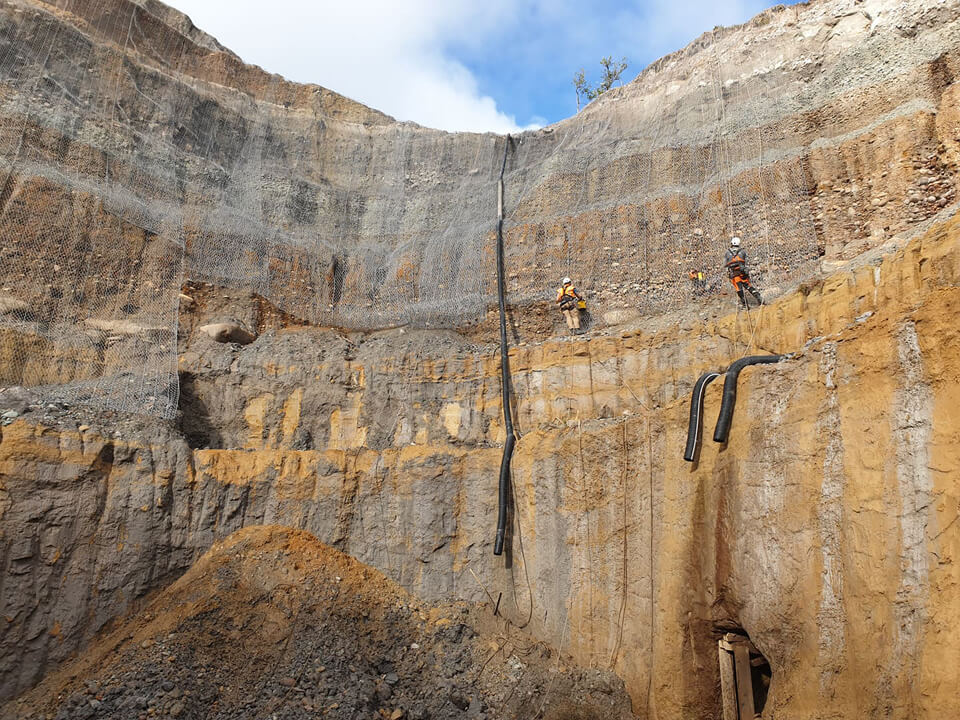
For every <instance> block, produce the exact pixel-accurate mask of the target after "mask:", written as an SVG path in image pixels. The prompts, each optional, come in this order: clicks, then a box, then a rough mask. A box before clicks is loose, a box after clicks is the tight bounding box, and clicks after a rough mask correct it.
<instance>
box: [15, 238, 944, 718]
mask: <svg viewBox="0 0 960 720" xmlns="http://www.w3.org/2000/svg"><path fill="white" fill-rule="evenodd" d="M958 279H960V228H958V226H957V223H955V222H954V223H950V224H948V225H946V226H938V228H937V229H936V230H934V231H933V232H931V233H929V234H927V235H926V236H925V237H924V238H923V239H922V240H917V241H915V242H914V243H912V244H911V245H909V246H908V247H907V248H906V249H905V250H904V251H902V252H900V253H898V254H897V255H894V256H890V257H888V258H887V259H885V260H884V262H883V263H882V264H880V265H876V266H875V265H864V266H861V267H859V268H854V269H851V270H848V271H843V272H840V273H838V274H836V275H833V276H831V277H829V278H827V279H826V280H824V281H822V282H819V283H816V284H814V285H812V286H809V287H806V288H804V290H803V291H802V292H797V293H794V294H791V295H788V296H786V297H785V298H783V299H782V300H781V301H779V302H777V303H775V304H772V305H770V306H768V307H766V308H765V309H764V310H763V311H762V312H760V313H757V312H754V313H753V314H752V315H751V318H750V319H751V320H752V321H754V322H755V323H756V326H755V331H753V330H751V327H750V325H749V324H748V319H747V318H746V316H744V315H742V314H741V315H740V316H737V315H728V316H723V317H717V318H715V319H711V318H709V317H708V318H707V319H706V320H702V321H698V322H692V321H687V322H688V324H687V326H686V327H682V326H673V327H671V328H669V329H667V330H664V331H662V332H659V333H656V334H647V333H643V332H626V333H623V334H622V336H619V335H618V336H613V337H595V338H592V339H589V340H566V339H564V340H558V341H550V342H546V343H543V344H540V345H537V346H534V347H528V348H519V349H516V350H514V351H513V354H512V358H511V359H512V363H513V370H514V389H515V393H516V402H517V410H518V417H519V425H520V429H521V440H520V442H519V444H518V446H517V453H516V457H515V461H514V482H515V497H516V519H517V526H516V527H517V529H516V531H515V535H514V538H513V558H512V568H508V567H504V566H503V565H502V564H501V563H500V562H499V561H495V560H493V558H492V556H491V554H490V542H491V540H492V530H493V519H494V509H495V508H494V504H495V478H496V469H497V467H498V464H499V456H500V450H499V448H498V447H496V443H497V442H498V441H499V440H501V439H502V427H501V425H500V422H501V421H500V415H499V414H500V409H499V405H498V401H497V385H496V376H497V367H496V363H495V358H494V357H493V356H492V355H490V354H486V353H481V354H476V351H471V348H469V347H464V346H461V347H459V348H458V347H454V346H453V342H454V341H453V340H450V341H449V342H450V343H451V347H450V348H449V349H448V348H445V347H442V346H441V343H440V341H438V339H437V337H436V336H432V337H431V338H430V342H429V343H424V344H422V345H418V344H417V343H416V341H411V340H409V339H406V340H401V338H403V337H405V336H396V335H394V336H392V337H386V338H384V337H381V338H372V339H368V340H367V341H366V342H364V343H363V344H362V345H359V346H357V347H351V346H350V345H348V344H347V343H346V342H345V339H344V338H343V337H342V336H338V335H336V334H334V333H330V332H329V331H322V330H312V329H291V330H289V331H281V332H279V333H277V334H276V335H274V336H270V335H267V336H264V337H263V338H261V339H260V340H258V342H257V343H255V344H254V345H251V346H248V347H246V348H242V349H241V348H237V347H234V348H231V347H229V346H213V345H212V344H211V346H210V347H204V348H202V353H201V352H200V351H199V349H193V350H188V351H187V352H186V353H184V363H189V362H193V363H195V364H194V365H193V366H192V367H191V371H192V372H193V373H195V374H194V380H193V381H192V387H193V392H195V393H196V395H195V402H197V403H198V404H199V403H202V404H203V406H204V407H206V408H207V411H208V413H209V417H211V418H222V419H224V422H223V424H221V425H210V426H207V427H206V428H204V429H203V431H204V432H206V435H203V436H202V440H203V444H204V445H210V446H219V447H220V449H217V448H216V447H210V448H199V447H198V448H190V447H189V446H188V444H187V443H186V442H184V441H183V440H179V439H177V437H176V434H175V433H172V432H171V431H169V430H163V429H161V428H160V427H148V428H145V429H142V430H139V431H136V432H131V429H130V428H127V427H122V428H121V430H119V432H121V433H123V434H122V435H121V437H119V438H111V437H110V432H109V429H110V427H111V426H110V424H109V421H107V422H104V423H103V425H102V427H100V424H99V423H98V428H97V429H96V430H94V429H85V430H84V431H82V432H78V431H77V430H76V429H72V430H71V429H69V428H66V427H63V426H62V425H61V426H59V427H57V428H43V427H42V425H37V424H36V420H33V419H30V418H29V417H28V419H27V420H18V421H17V422H14V423H13V424H12V425H10V426H9V427H7V428H5V429H4V435H3V441H2V443H0V455H2V465H0V467H2V471H3V478H4V485H3V487H4V496H3V500H4V502H3V507H4V516H3V518H4V527H5V533H6V537H7V545H6V547H7V550H6V553H5V558H6V561H5V562H6V565H5V567H6V574H5V576H4V582H3V605H4V613H5V615H6V616H7V618H8V620H7V626H6V628H5V634H4V648H5V653H4V657H5V658H8V660H7V661H6V662H7V665H6V666H5V668H4V673H3V674H4V677H5V678H9V679H10V680H9V682H11V683H16V685H8V686H7V687H8V692H9V690H10V689H12V687H16V686H19V687H25V686H27V685H29V684H30V683H31V682H33V681H35V680H36V678H37V677H38V674H39V673H41V672H42V671H43V669H44V667H49V665H50V664H51V663H54V662H56V661H57V660H59V659H61V658H62V657H64V656H65V655H66V654H68V653H69V652H71V651H73V650H74V649H75V648H77V647H78V646H79V644H80V643H82V642H83V640H84V639H85V638H89V637H90V636H91V635H92V634H93V633H94V632H96V631H97V630H98V629H100V627H101V626H102V625H103V623H105V622H106V621H107V620H108V619H110V618H112V617H115V616H116V615H117V614H119V613H121V612H122V611H124V610H125V609H128V608H130V607H131V603H132V602H133V601H134V600H135V598H136V597H137V596H138V595H140V594H142V592H144V591H145V590H146V589H148V588H150V587H153V586H155V585H156V584H158V583H160V582H162V581H163V579H164V578H165V577H171V576H173V575H174V574H176V573H179V572H181V571H182V570H183V569H185V568H186V567H187V566H188V565H189V564H190V563H191V562H192V560H193V558H195V557H196V556H197V555H198V554H199V553H200V552H202V551H203V550H204V549H205V548H206V547H208V546H209V545H210V543H211V542H213V540H214V539H216V538H218V537H223V536H225V535H226V534H228V533H230V532H232V531H233V530H235V529H237V528H240V527H243V526H245V525H250V524H262V523H280V524H285V525H290V526H294V527H302V528H305V529H308V530H310V531H311V532H313V533H315V534H316V535H317V536H318V537H320V538H321V539H322V540H324V541H326V542H329V543H331V544H333V545H335V546H336V547H339V548H341V549H343V550H345V551H346V552H348V553H350V554H351V555H354V556H355V557H357V558H358V559H360V560H363V561H364V562H368V563H370V564H371V565H374V566H375V567H378V568H380V569H381V570H383V572H385V573H386V574H388V575H389V576H390V577H392V578H394V579H396V580H397V581H398V582H400V583H401V584H402V585H404V586H405V587H407V588H410V589H411V590H413V591H414V592H415V593H417V594H418V595H420V596H421V597H424V598H427V599H444V598H450V597H462V598H467V599H476V600H479V599H482V598H483V591H482V589H481V588H480V586H479V585H478V583H477V582H476V581H475V580H474V579H473V577H471V573H470V571H471V570H472V571H473V572H474V573H476V574H477V576H478V577H479V578H480V579H481V581H482V582H483V584H484V585H485V586H486V587H488V588H489V589H490V590H491V592H493V593H497V592H503V593H504V594H505V596H506V599H504V601H503V603H502V604H501V610H502V611H506V612H507V613H508V614H509V615H510V616H512V617H513V618H514V619H515V620H516V621H517V622H522V621H524V620H527V619H529V620H530V625H529V628H531V629H532V630H533V631H534V632H535V633H536V634H537V635H539V636H540V637H543V638H546V639H548V640H549V641H551V642H552V643H553V644H554V645H560V644H561V643H562V644H563V646H564V648H566V649H568V650H569V651H570V652H571V653H573V655H574V656H575V657H576V658H577V659H578V660H579V661H580V662H582V663H584V664H589V665H595V666H601V667H608V666H609V667H613V668H614V669H615V670H616V671H617V672H618V674H620V675H621V676H622V677H623V678H624V679H625V681H626V683H627V687H628V689H629V690H630V692H631V693H632V695H633V697H634V703H635V708H636V709H638V710H639V711H640V712H641V714H643V713H644V712H647V711H649V712H653V711H654V710H653V709H654V708H655V709H656V712H657V713H658V715H659V716H662V717H698V716H703V715H704V714H707V713H709V712H715V709H716V702H717V698H716V678H717V675H716V673H717V670H716V660H715V657H716V645H715V637H714V634H713V632H712V630H713V627H714V624H715V623H720V622H724V621H725V622H732V623H737V624H740V625H741V626H742V627H744V628H745V629H746V630H747V631H748V632H749V633H750V635H751V638H752V639H753V640H754V642H755V643H756V644H757V645H758V647H760V648H761V650H762V651H763V652H764V654H765V655H766V657H767V658H768V659H769V660H770V662H771V665H772V668H773V673H774V675H773V677H774V680H773V685H772V694H771V699H770V701H769V702H770V704H771V705H770V706H771V707H772V708H774V712H775V714H776V717H796V718H809V717H830V716H835V715H842V716H850V715H857V714H876V713H883V714H889V716H891V717H902V718H908V717H909V718H918V717H934V716H942V713H944V712H948V710H946V709H945V708H948V709H949V710H950V711H955V710H958V709H960V708H953V706H952V705H951V703H952V702H953V700H952V698H953V694H952V692H951V691H950V690H949V688H951V687H952V686H953V683H954V682H955V681H956V679H957V678H955V677H954V674H955V673H956V672H957V670H956V664H955V663H952V662H950V661H949V658H950V657H951V653H952V652H953V650H952V645H951V642H950V639H951V637H952V630H951V628H952V625H953V622H954V621H955V619H956V616H957V614H958V612H960V609H958V607H957V602H956V597H955V596H956V593H955V584H956V582H957V577H956V570H955V569H954V561H953V559H952V558H953V554H954V553H955V552H956V550H957V545H958V543H960V536H958V533H957V531H956V530H955V525H954V523H955V519H956V517H957V513H958V512H960V498H958V497H957V494H956V488H955V487H954V485H955V483H954V482H953V481H954V479H955V477H956V474H955V473H956V472H957V463H958V460H960V458H958V457H957V452H956V450H955V448H956V447H958V446H957V445H956V440H957V432H958V431H957V427H958V425H957V418H956V417H955V415H956V413H955V408H956V406H957V403H956V402H955V401H954V399H953V397H952V396H953V395H954V394H955V389H956V387H958V385H957V379H958V378H957V375H958V371H960V369H958V368H957V367H955V366H954V365H955V363H954V362H953V358H955V357H958V356H960V355H958V354H957V352H956V351H957V350H958V348H957V347H955V345H956V344H957V342H958V336H957V332H956V329H955V328H954V327H953V326H954V323H953V318H954V316H955V312H956V310H957V305H958V303H960V295H958V294H957V287H958ZM751 334H753V335H754V343H753V345H754V346H755V347H760V348H773V349H777V350H783V351H786V350H793V351H794V352H796V354H795V355H793V356H792V357H791V358H790V359H789V360H788V361H787V362H786V363H783V364H781V365H778V366H767V367H757V368H753V369H750V370H747V371H745V372H744V374H743V376H742V378H741V388H740V396H739V400H738V406H737V411H736V414H735V417H734V425H733V432H732V434H731V438H730V441H729V443H728V444H727V445H726V446H723V447H721V448H718V447H717V446H715V445H713V444H712V443H710V442H709V439H708V440H706V441H705V444H704V447H703V450H702V451H701V454H700V459H699V464H698V465H696V466H694V467H691V466H690V465H688V464H686V463H684V462H683V461H682V460H681V457H680V456H681V454H682V447H683V444H684V441H685V433H686V416H687V409H688V395H689V390H690V388H691V385H692V382H693V380H694V379H695V378H696V377H697V376H698V375H699V374H700V372H702V371H703V370H705V369H709V368H718V367H720V366H722V365H725V364H726V363H727V362H728V361H729V359H730V358H732V357H737V356H739V355H742V354H744V353H745V352H746V351H747V344H748V342H749V338H750V336H751ZM407 343H413V351H412V352H411V349H410V345H407V348H408V349H407V350H406V352H403V351H401V352H400V353H398V354H397V355H395V356H390V355H388V354H387V352H389V351H396V350H398V348H402V347H403V346H404V344H407ZM261 344H262V346H261ZM378 345H379V347H377V346H378ZM264 347H269V348H271V352H269V353H265V352H264V351H263V348H264ZM191 353H193V354H194V355H191ZM347 354H349V357H350V359H349V360H345V359H344V355H347ZM204 357H205V358H207V360H203V359H202V358H204ZM307 358H309V362H304V360H305V359H307ZM207 362H209V364H210V365H211V367H203V365H204V364H205V363H207ZM413 386H418V387H419V388H421V389H420V390H419V391H417V392H414V391H413V390H412V387H413ZM718 397H719V388H716V387H713V388H711V390H710V391H709V393H708V396H707V410H708V417H711V418H712V416H713V413H714V412H715V411H716V408H717V406H718V405H717V404H718ZM194 418H196V415H195V416H194ZM128 433H129V434H130V435H131V437H130V438H129V439H128V438H127V437H126V436H127V434H128ZM193 433H194V434H192V435H190V437H193V438H194V439H197V440H199V439H201V434H200V433H201V429H200V428H198V427H195V428H194V431H193ZM706 435H707V436H708V437H709V432H708V433H706ZM144 437H151V438H152V441H151V442H150V443H149V444H145V443H144V442H143V440H142V439H138V438H144ZM520 533H522V541H523V548H522V552H521V548H520V539H521V538H520V536H519V535H520ZM651 599H652V602H651Z"/></svg>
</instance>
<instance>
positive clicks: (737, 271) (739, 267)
mask: <svg viewBox="0 0 960 720" xmlns="http://www.w3.org/2000/svg"><path fill="white" fill-rule="evenodd" d="M748 259H749V258H748V257H747V251H746V250H744V249H743V248H742V247H740V238H738V237H732V238H730V249H729V250H727V254H726V257H725V258H724V264H725V265H726V267H727V276H728V277H729V278H730V282H732V283H733V287H734V289H735V290H736V291H737V295H738V296H739V297H740V302H742V303H743V306H744V307H747V308H748V307H749V305H748V304H747V297H746V295H745V294H744V290H747V291H749V292H750V294H751V295H753V297H755V298H756V299H757V304H758V305H763V298H761V297H760V293H759V292H758V291H757V289H756V288H755V287H754V286H753V285H752V284H751V283H750V275H749V273H748V272H747V261H748Z"/></svg>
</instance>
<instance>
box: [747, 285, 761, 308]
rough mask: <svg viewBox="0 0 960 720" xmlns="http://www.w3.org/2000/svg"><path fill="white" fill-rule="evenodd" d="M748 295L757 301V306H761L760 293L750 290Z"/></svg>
mask: <svg viewBox="0 0 960 720" xmlns="http://www.w3.org/2000/svg"><path fill="white" fill-rule="evenodd" d="M750 293H751V294H752V295H753V296H754V297H755V298H756V299H757V305H763V298H762V297H760V293H759V292H757V291H756V290H754V289H753V288H750Z"/></svg>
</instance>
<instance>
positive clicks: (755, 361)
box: [713, 355, 783, 443]
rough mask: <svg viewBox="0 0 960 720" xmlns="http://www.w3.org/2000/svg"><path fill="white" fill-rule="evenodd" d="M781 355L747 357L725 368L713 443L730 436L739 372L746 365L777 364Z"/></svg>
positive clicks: (721, 441)
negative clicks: (725, 373) (721, 398)
mask: <svg viewBox="0 0 960 720" xmlns="http://www.w3.org/2000/svg"><path fill="white" fill-rule="evenodd" d="M782 359H783V355H748V356H747V357H742V358H740V359H739V360H737V361H735V362H734V363H732V364H731V365H730V367H728V368H727V377H726V378H725V379H724V381H723V402H722V403H721V405H720V415H719V416H718V417H717V429H716V430H714V432H713V441H714V442H718V443H723V442H726V441H727V436H728V435H729V434H730V423H731V422H732V421H733V408H734V407H735V406H736V404H737V378H738V377H740V371H741V370H743V369H744V368H745V367H747V366H748V365H759V364H761V363H778V362H780V361H781V360H782Z"/></svg>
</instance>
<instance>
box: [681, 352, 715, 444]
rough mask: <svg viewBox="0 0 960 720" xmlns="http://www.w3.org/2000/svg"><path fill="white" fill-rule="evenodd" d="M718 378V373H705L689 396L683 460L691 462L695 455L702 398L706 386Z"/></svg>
mask: <svg viewBox="0 0 960 720" xmlns="http://www.w3.org/2000/svg"><path fill="white" fill-rule="evenodd" d="M718 377H720V373H718V372H712V371H711V372H705V373H704V374H703V375H701V376H700V379H699V380H697V384H696V385H694V386H693V394H692V395H691V396H690V425H689V426H688V427H687V449H686V450H684V452H683V459H684V460H686V461H687V462H693V459H694V457H696V454H697V445H698V444H699V441H700V434H701V431H702V428H703V396H704V395H706V390H707V385H709V384H710V383H712V382H713V381H714V380H716V379H717V378H718Z"/></svg>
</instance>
